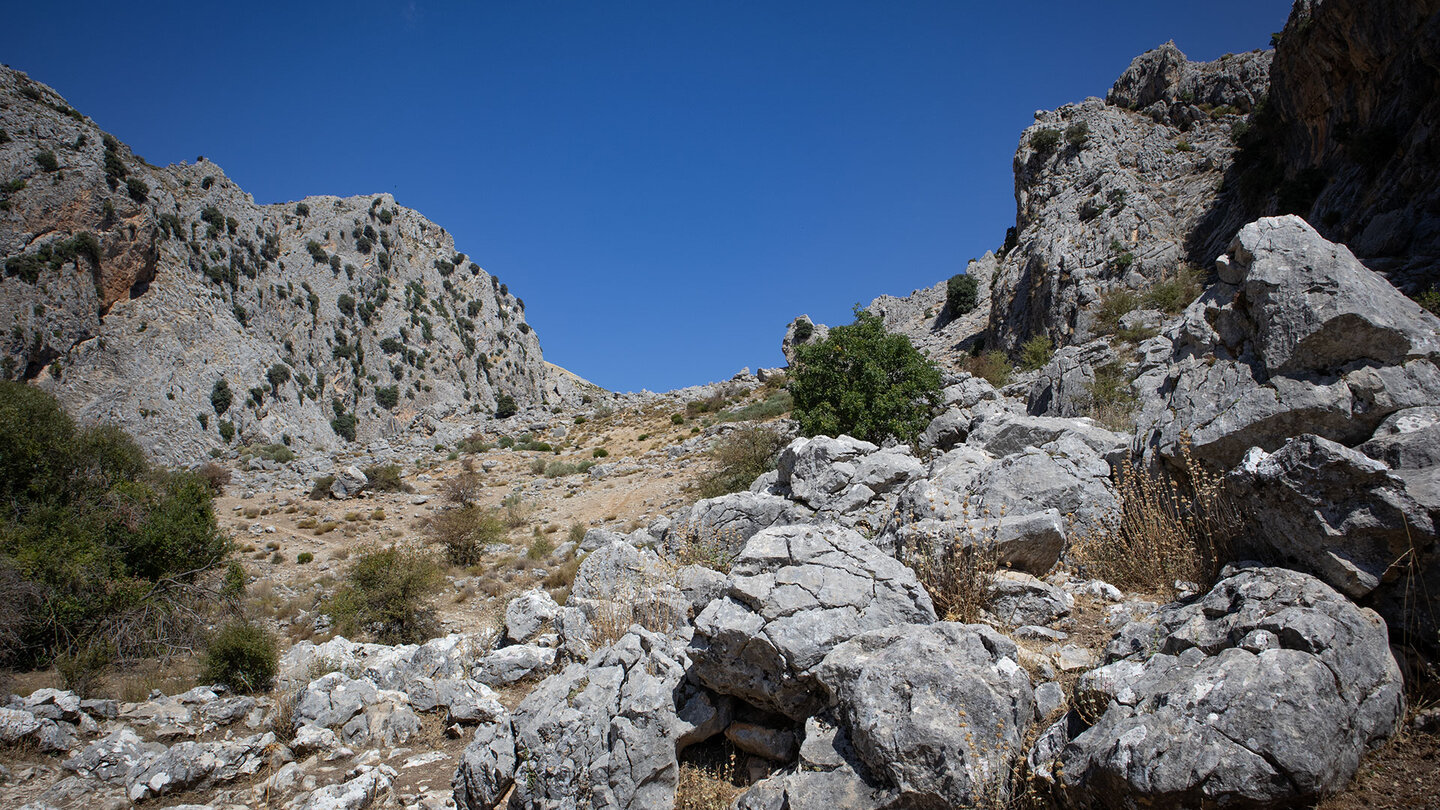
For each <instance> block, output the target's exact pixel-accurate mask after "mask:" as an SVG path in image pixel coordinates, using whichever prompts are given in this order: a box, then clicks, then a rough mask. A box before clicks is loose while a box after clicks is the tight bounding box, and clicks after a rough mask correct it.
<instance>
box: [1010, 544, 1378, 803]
mask: <svg viewBox="0 0 1440 810" xmlns="http://www.w3.org/2000/svg"><path fill="white" fill-rule="evenodd" d="M1225 573H1226V574H1227V576H1226V578H1225V579H1223V580H1222V581H1220V582H1219V583H1218V584H1216V586H1215V587H1214V588H1213V589H1211V591H1210V592H1209V593H1208V594H1206V595H1205V596H1204V597H1203V598H1201V599H1198V600H1195V601H1192V602H1190V603H1188V604H1183V603H1176V604H1172V605H1169V606H1167V607H1165V608H1163V609H1161V610H1160V611H1159V613H1158V614H1156V615H1155V616H1154V617H1153V618H1152V619H1151V620H1148V621H1142V622H1136V623H1132V625H1135V626H1132V625H1127V627H1126V630H1125V631H1124V632H1122V633H1120V634H1118V635H1117V638H1116V641H1115V642H1112V644H1111V647H1110V649H1109V650H1108V657H1109V661H1110V663H1109V664H1107V665H1106V666H1104V667H1101V668H1100V669H1097V670H1094V671H1092V672H1089V673H1087V674H1086V675H1084V676H1082V678H1081V681H1080V684H1079V685H1078V686H1077V688H1076V690H1075V696H1076V700H1077V703H1078V704H1079V706H1080V707H1081V709H1082V711H1081V712H1080V714H1079V717H1088V718H1091V719H1093V724H1091V725H1089V726H1088V727H1086V726H1085V724H1084V723H1083V722H1077V715H1076V712H1071V714H1070V715H1067V716H1066V717H1065V718H1062V719H1061V720H1060V721H1059V722H1057V723H1056V724H1055V725H1054V726H1052V727H1051V729H1050V730H1049V731H1047V732H1046V733H1045V734H1044V735H1043V736H1042V739H1041V742H1040V744H1038V745H1037V746H1036V748H1035V749H1034V750H1033V751H1032V753H1031V756H1030V763H1031V766H1032V770H1033V772H1034V773H1035V774H1036V775H1037V777H1038V778H1040V779H1042V780H1044V781H1050V782H1052V783H1054V784H1055V785H1056V787H1058V788H1059V790H1060V791H1061V795H1063V797H1064V798H1065V802H1066V804H1067V805H1070V806H1077V807H1098V806H1105V807H1127V808H1134V807H1153V806H1164V807H1196V808H1198V807H1202V806H1203V807H1213V806H1232V805H1234V806H1278V805H1284V806H1292V805H1298V804H1300V803H1302V802H1308V801H1314V800H1315V799H1316V798H1318V797H1319V796H1321V795H1324V794H1327V793H1330V792H1333V791H1335V790H1338V789H1339V788H1341V787H1342V786H1344V785H1345V784H1346V783H1347V782H1349V780H1350V778H1351V777H1352V776H1353V775H1354V774H1355V770H1356V768H1357V767H1358V765H1359V762H1360V757H1361V755H1362V754H1364V752H1365V751H1366V750H1368V749H1369V748H1372V747H1374V746H1375V745H1378V744H1379V743H1380V742H1382V741H1383V740H1384V739H1385V738H1386V737H1388V736H1389V735H1390V734H1392V733H1393V732H1394V730H1395V728H1396V725H1397V723H1398V722H1399V718H1400V716H1401V713H1402V711H1403V707H1404V699H1403V697H1402V683H1401V678H1400V671H1399V667H1398V666H1397V665H1396V663H1395V659H1394V657H1393V656H1392V655H1391V653H1390V648H1389V643H1388V639H1387V637H1386V629H1385V623H1384V622H1383V621H1382V620H1381V619H1380V618H1379V617H1378V616H1377V615H1375V613H1373V612H1372V611H1369V610H1366V609H1363V608H1358V607H1356V606H1355V605H1354V604H1352V603H1351V602H1349V601H1348V600H1346V599H1345V598H1344V597H1343V596H1341V595H1340V594H1338V593H1336V592H1335V591H1334V590H1332V589H1331V588H1330V587H1329V586H1327V585H1325V584H1324V583H1322V582H1320V581H1319V580H1317V579H1315V578H1314V577H1311V576H1308V575H1306V574H1301V573H1298V572H1294V571H1288V570H1285V569H1281V568H1258V567H1257V568H1248V569H1243V570H1237V569H1234V568H1231V569H1227V571H1226V572H1225ZM1317 743H1323V744H1317Z"/></svg>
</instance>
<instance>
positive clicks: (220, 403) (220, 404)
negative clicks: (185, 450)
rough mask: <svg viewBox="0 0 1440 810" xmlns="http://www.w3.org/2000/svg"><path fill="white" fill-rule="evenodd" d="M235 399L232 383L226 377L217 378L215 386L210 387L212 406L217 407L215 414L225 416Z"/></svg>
mask: <svg viewBox="0 0 1440 810" xmlns="http://www.w3.org/2000/svg"><path fill="white" fill-rule="evenodd" d="M234 400H235V395H234V393H232V392H231V391H230V383H228V382H226V381H225V378H224V377H221V378H220V379H218V380H216V381H215V387H214V388H211V389H210V407H212V408H214V409H215V415H216V416H223V415H224V414H225V412H226V411H227V410H229V409H230V403H231V402H233V401H234ZM227 441H228V440H227Z"/></svg>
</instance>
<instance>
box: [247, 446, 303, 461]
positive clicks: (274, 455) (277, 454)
mask: <svg viewBox="0 0 1440 810" xmlns="http://www.w3.org/2000/svg"><path fill="white" fill-rule="evenodd" d="M249 451H250V453H251V454H253V455H256V456H259V457H260V458H263V459H265V460H267V461H274V462H276V463H278V464H284V463H286V462H288V461H294V460H295V451H294V450H291V449H290V448H288V447H286V446H285V445H283V444H263V445H260V446H259V447H251V448H249Z"/></svg>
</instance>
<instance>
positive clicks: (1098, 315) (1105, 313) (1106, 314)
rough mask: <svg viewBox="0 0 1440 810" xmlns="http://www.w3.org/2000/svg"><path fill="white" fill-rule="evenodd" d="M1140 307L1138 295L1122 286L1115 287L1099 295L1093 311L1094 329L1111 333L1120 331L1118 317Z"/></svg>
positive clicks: (1098, 331) (1104, 333)
mask: <svg viewBox="0 0 1440 810" xmlns="http://www.w3.org/2000/svg"><path fill="white" fill-rule="evenodd" d="M1139 307H1140V296H1138V295H1136V294H1135V293H1134V292H1132V291H1131V290H1128V289H1126V288H1124V287H1116V288H1115V289H1113V290H1109V291H1107V292H1106V293H1105V294H1104V295H1102V296H1100V305H1099V307H1098V308H1097V309H1096V311H1095V331H1096V332H1097V333H1099V334H1102V335H1113V334H1116V333H1118V332H1119V331H1120V319H1121V318H1123V317H1125V316H1126V315H1128V314H1130V313H1131V312H1134V311H1135V310H1136V309H1138V308H1139Z"/></svg>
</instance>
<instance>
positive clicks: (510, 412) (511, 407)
mask: <svg viewBox="0 0 1440 810" xmlns="http://www.w3.org/2000/svg"><path fill="white" fill-rule="evenodd" d="M519 410H520V408H519V406H517V405H516V404H515V397H512V396H510V395H509V394H501V395H500V396H499V397H497V398H496V399H495V418H496V419H508V418H510V417H512V416H514V415H515V414H516V413H517V412H518V411H519Z"/></svg>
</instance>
